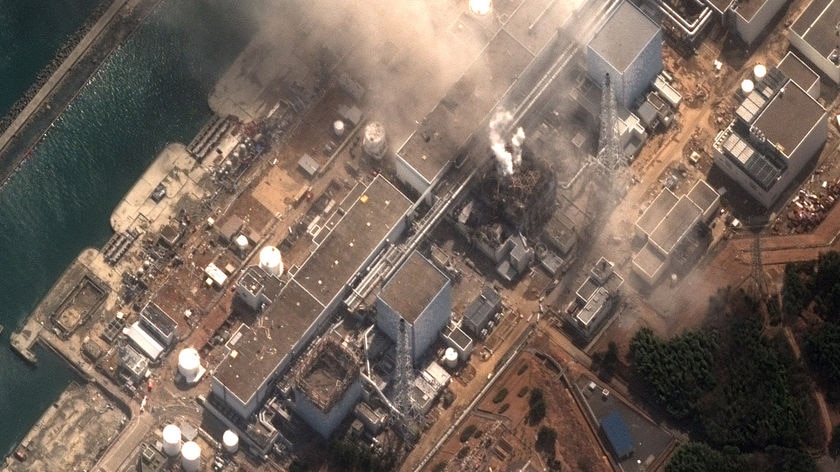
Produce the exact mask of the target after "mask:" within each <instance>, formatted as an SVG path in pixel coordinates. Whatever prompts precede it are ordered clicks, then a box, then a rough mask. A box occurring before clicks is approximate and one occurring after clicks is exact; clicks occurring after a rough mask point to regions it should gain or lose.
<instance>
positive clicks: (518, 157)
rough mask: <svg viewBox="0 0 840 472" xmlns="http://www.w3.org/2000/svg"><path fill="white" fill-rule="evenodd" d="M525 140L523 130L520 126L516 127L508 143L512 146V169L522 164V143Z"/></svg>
mask: <svg viewBox="0 0 840 472" xmlns="http://www.w3.org/2000/svg"><path fill="white" fill-rule="evenodd" d="M524 142H525V130H523V129H522V127H521V126H520V127H519V128H516V133H514V135H513V137H512V138H510V145H511V147H512V148H513V152H512V154H513V169H514V170H516V168H517V167H519V166H520V165H522V143H524Z"/></svg>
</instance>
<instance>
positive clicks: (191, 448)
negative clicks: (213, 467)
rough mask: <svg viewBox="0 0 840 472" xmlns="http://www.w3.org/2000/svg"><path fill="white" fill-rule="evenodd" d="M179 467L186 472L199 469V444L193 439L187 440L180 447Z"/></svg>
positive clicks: (195, 471)
mask: <svg viewBox="0 0 840 472" xmlns="http://www.w3.org/2000/svg"><path fill="white" fill-rule="evenodd" d="M181 467H183V468H184V470H185V471H186V472H198V471H199V470H200V469H201V446H199V445H198V444H196V443H195V441H187V442H185V443H184V445H183V446H182V447H181Z"/></svg>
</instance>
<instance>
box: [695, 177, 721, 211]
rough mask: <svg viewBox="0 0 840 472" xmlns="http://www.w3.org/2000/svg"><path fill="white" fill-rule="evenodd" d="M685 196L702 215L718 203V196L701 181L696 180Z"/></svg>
mask: <svg viewBox="0 0 840 472" xmlns="http://www.w3.org/2000/svg"><path fill="white" fill-rule="evenodd" d="M687 195H688V198H689V200H691V201H692V202H694V204H695V205H697V206H698V207H700V210H701V211H702V212H703V213H704V214H705V213H706V212H707V211H709V210H710V209H711V208H712V207H713V206H715V205H717V204H718V202H719V201H720V195H718V193H717V192H716V191H715V189H713V188H712V187H711V186H710V185H709V184H708V183H706V181H705V180H703V179H700V180H698V181H697V182H696V183H695V184H694V186H693V187H691V190H689V191H688V194H687Z"/></svg>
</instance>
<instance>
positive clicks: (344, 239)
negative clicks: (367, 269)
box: [295, 176, 411, 306]
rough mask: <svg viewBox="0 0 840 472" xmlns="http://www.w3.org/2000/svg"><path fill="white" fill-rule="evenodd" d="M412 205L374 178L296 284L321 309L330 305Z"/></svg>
mask: <svg viewBox="0 0 840 472" xmlns="http://www.w3.org/2000/svg"><path fill="white" fill-rule="evenodd" d="M410 206H411V201H409V200H408V198H406V197H405V195H403V194H402V193H401V192H400V191H399V190H397V188H396V187H394V186H393V185H392V184H391V183H390V182H388V181H387V180H386V179H385V178H384V177H382V176H377V177H376V178H375V179H373V182H371V184H370V186H369V187H368V188H367V190H365V191H364V192H363V193H362V194H361V195H360V196H359V197H358V199H357V200H356V203H354V204H353V206H352V207H350V210H349V211H348V212H347V214H346V215H344V217H343V218H342V219H341V220H340V221H339V222H338V224H336V226H335V228H334V229H333V230H332V232H331V233H330V234H329V235H328V236H327V237H326V238H325V239H324V242H323V243H321V245H320V246H319V247H318V248H317V250H316V251H315V252H314V253H313V254H312V255H311V256H310V257H309V258H308V259H307V260H306V262H304V264H303V266H302V267H301V268H300V270H298V272H297V273H296V274H295V280H297V282H298V283H299V284H300V285H301V286H302V287H303V288H305V289H306V290H308V291H309V293H311V294H312V296H314V297H315V298H317V299H318V301H319V302H321V303H322V304H323V305H325V306H326V305H329V304H330V302H331V301H332V300H333V298H335V296H336V295H337V294H338V293H339V291H340V290H341V289H342V288H344V286H345V285H346V284H347V283H348V282H349V281H350V278H351V277H353V275H355V273H356V272H357V271H358V270H359V268H360V266H361V265H362V264H363V263H364V262H365V260H366V259H367V258H368V257H369V256H370V254H371V252H372V251H373V250H374V249H375V248H376V247H377V246H379V245H380V244H381V243H382V242H383V241H384V240H385V238H386V237H387V236H388V234H390V233H391V231H392V230H393V229H394V226H396V225H398V224H400V223H401V222H402V220H403V217H404V216H405V213H406V212H407V211H408V208H409V207H410Z"/></svg>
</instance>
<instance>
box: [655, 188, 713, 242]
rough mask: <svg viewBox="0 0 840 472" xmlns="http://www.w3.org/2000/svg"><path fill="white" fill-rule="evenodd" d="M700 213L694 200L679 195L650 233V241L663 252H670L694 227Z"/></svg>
mask: <svg viewBox="0 0 840 472" xmlns="http://www.w3.org/2000/svg"><path fill="white" fill-rule="evenodd" d="M701 214H702V212H701V211H700V208H699V207H698V206H697V205H695V204H694V202H692V201H691V200H689V199H688V197H686V196H683V197H681V198H680V199H679V201H677V204H676V205H674V207H673V208H671V211H669V212H668V214H667V215H665V218H663V219H662V221H661V222H660V223H659V225H657V226H656V229H655V230H653V233H651V234H650V242H652V243H653V244H654V245H655V246H656V247H657V248H659V250H661V251H662V252H663V253H664V254H670V253H671V251H673V250H674V248H675V247H676V246H677V244H679V243H680V241H682V239H683V237H685V235H686V234H688V232H689V231H690V230H691V228H693V227H694V224H695V223H696V222H697V220H698V219H699V218H700V215H701Z"/></svg>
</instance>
